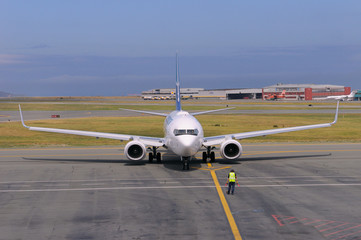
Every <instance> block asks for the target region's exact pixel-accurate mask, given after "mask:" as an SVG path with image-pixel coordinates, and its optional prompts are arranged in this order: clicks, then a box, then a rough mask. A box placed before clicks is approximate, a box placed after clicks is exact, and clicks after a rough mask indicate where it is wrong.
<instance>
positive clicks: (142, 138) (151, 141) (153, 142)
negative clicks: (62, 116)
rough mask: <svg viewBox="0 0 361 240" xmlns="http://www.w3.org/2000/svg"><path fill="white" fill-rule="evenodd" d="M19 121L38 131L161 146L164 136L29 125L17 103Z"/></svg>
mask: <svg viewBox="0 0 361 240" xmlns="http://www.w3.org/2000/svg"><path fill="white" fill-rule="evenodd" d="M19 110H20V118H21V123H22V124H23V126H24V127H26V128H27V129H29V130H31V131H40V132H52V133H63V134H72V135H80V136H88V137H96V138H108V139H115V140H120V141H130V140H138V141H141V142H143V143H144V144H145V145H146V146H154V147H161V146H163V145H164V138H155V137H146V136H137V135H127V134H117V133H103V132H91V131H79V130H70V129H59V128H43V127H30V126H27V125H25V123H24V118H23V113H22V111H21V107H20V105H19Z"/></svg>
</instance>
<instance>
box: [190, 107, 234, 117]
mask: <svg viewBox="0 0 361 240" xmlns="http://www.w3.org/2000/svg"><path fill="white" fill-rule="evenodd" d="M233 108H234V107H232V108H222V109H216V110H208V111H204V112H195V113H190V115H192V116H196V115H201V114H206V113H212V112H218V111H224V110H228V109H233Z"/></svg>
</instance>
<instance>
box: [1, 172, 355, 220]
mask: <svg viewBox="0 0 361 240" xmlns="http://www.w3.org/2000/svg"><path fill="white" fill-rule="evenodd" d="M211 173H212V172H211ZM213 175H215V172H214V171H213ZM212 177H213V176H212ZM215 177H217V176H216V175H215ZM217 183H218V187H217V186H214V185H208V186H207V185H193V186H139V187H136V186H129V187H94V188H91V187H89V188H51V189H48V188H44V189H0V193H16V192H65V191H106V190H134V189H182V188H183V189H189V188H216V189H217V191H221V195H223V198H222V199H223V200H224V201H225V197H224V194H223V191H222V188H226V187H221V186H220V185H219V182H218V179H217ZM139 184H141V183H139ZM51 186H54V185H51ZM242 186H243V187H248V188H265V187H277V188H280V187H347V186H361V183H350V184H346V183H345V184H342V183H339V184H337V183H335V184H287V185H279V184H276V185H242ZM227 206H228V204H227ZM228 209H229V207H228ZM232 218H233V217H232Z"/></svg>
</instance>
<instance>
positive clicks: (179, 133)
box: [174, 129, 198, 136]
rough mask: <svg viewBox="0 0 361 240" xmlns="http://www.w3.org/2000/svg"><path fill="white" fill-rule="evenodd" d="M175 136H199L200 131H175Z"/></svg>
mask: <svg viewBox="0 0 361 240" xmlns="http://www.w3.org/2000/svg"><path fill="white" fill-rule="evenodd" d="M174 135H175V136H180V135H193V136H197V135H198V129H174Z"/></svg>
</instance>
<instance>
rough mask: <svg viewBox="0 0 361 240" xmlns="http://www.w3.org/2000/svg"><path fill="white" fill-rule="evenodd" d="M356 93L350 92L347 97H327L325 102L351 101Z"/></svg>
mask: <svg viewBox="0 0 361 240" xmlns="http://www.w3.org/2000/svg"><path fill="white" fill-rule="evenodd" d="M356 92H357V91H352V92H351V93H350V94H349V95H339V96H327V97H326V100H328V99H335V100H338V101H352V100H353V99H354V98H355V94H356Z"/></svg>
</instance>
